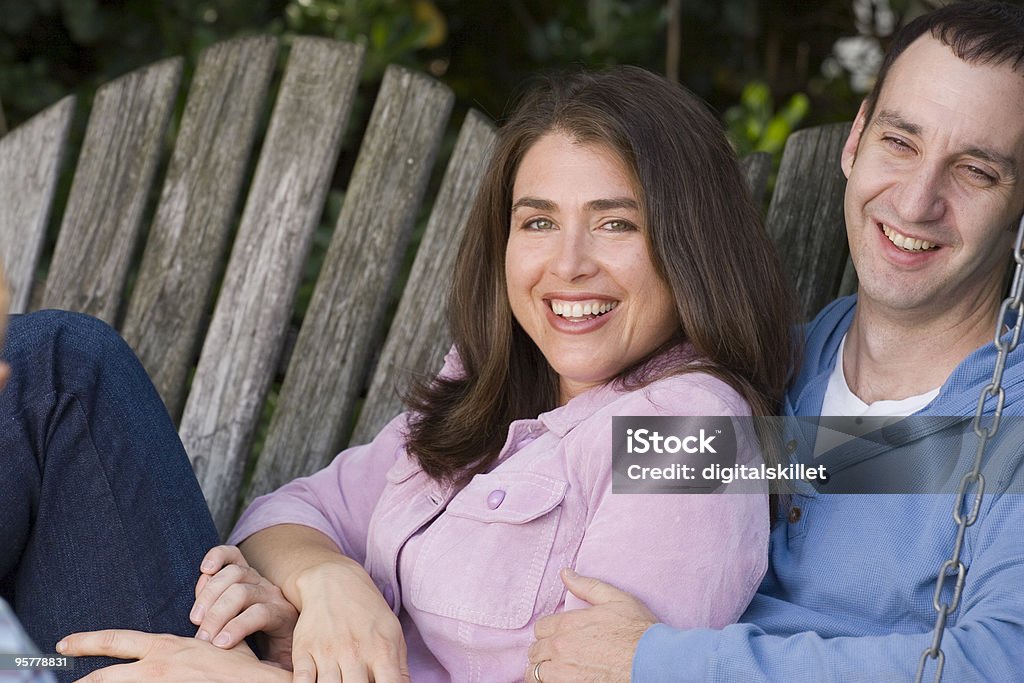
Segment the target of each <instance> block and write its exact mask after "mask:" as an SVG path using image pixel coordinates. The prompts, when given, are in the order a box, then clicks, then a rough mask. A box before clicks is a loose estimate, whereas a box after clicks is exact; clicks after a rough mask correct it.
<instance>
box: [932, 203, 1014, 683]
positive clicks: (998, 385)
mask: <svg viewBox="0 0 1024 683" xmlns="http://www.w3.org/2000/svg"><path fill="white" fill-rule="evenodd" d="M1013 260H1014V261H1015V262H1016V268H1015V270H1014V273H1013V284H1012V285H1011V286H1010V295H1009V296H1008V297H1007V298H1006V299H1005V300H1004V301H1003V303H1002V305H1001V306H1000V307H999V317H998V318H997V319H996V332H995V346H996V349H997V350H998V352H999V355H998V356H996V363H995V367H994V368H993V370H992V381H991V382H990V383H989V384H988V385H987V386H986V387H985V388H984V389H982V391H981V396H980V397H979V398H978V408H977V410H976V411H975V413H974V421H973V423H972V428H973V429H974V433H975V434H977V435H978V449H977V451H975V454H974V468H973V469H972V470H971V471H970V472H968V473H967V474H965V475H964V477H963V479H961V480H960V488H959V489H958V490H957V495H956V502H955V503H954V504H953V522H954V523H955V524H956V527H957V533H956V543H955V544H954V546H953V556H952V557H951V558H949V559H948V560H946V561H945V562H943V563H942V565H941V566H940V567H939V571H938V578H937V581H936V584H935V597H934V599H933V600H932V603H933V607H935V612H936V617H935V629H934V632H933V637H932V644H931V645H930V646H929V647H927V648H925V650H924V652H922V653H921V659H920V660H919V661H918V664H917V676H915V677H914V683H922V682H923V681H924V670H925V667H927V665H928V660H929V659H934V660H936V662H935V683H940V681H941V680H942V668H943V667H944V666H945V664H946V655H945V654H944V653H943V652H942V635H943V633H944V631H945V629H946V619H947V618H948V617H949V615H950V614H952V613H953V612H955V611H956V609H957V607H958V606H959V605H960V595H961V594H962V593H963V589H964V582H965V580H966V576H967V567H965V566H964V563H963V562H961V560H960V553H961V551H962V550H963V546H964V538H965V537H966V535H967V527H969V526H971V525H972V524H974V523H975V522H976V521H977V519H978V511H979V510H980V509H981V499H982V496H983V495H984V494H985V477H983V476H982V474H981V462H982V459H983V457H984V455H985V445H986V444H987V443H988V440H989V439H991V438H992V437H993V436H995V435H996V431H998V430H999V420H1000V418H1002V416H1003V402H1004V400H1005V398H1006V395H1005V393H1004V392H1003V386H1002V383H1003V370H1004V369H1005V368H1006V359H1007V358H1008V357H1009V355H1010V353H1011V352H1013V350H1014V349H1016V348H1017V343H1018V342H1019V341H1020V333H1021V328H1022V327H1024V274H1022V273H1024V216H1022V217H1021V220H1020V226H1019V227H1018V228H1017V240H1016V242H1015V243H1014V246H1013ZM1010 311H1013V312H1015V313H1016V314H1017V319H1016V321H1015V322H1014V325H1013V329H1012V330H1011V332H1012V334H1011V335H1010V337H1009V339H1007V340H1006V341H1004V340H1003V338H1002V337H1003V334H1002V332H1003V327H1004V326H1005V325H1006V319H1007V317H1008V314H1009V312H1010ZM988 398H994V399H995V410H994V412H993V414H992V424H990V425H989V426H988V427H984V428H983V427H982V425H981V421H982V417H983V416H984V412H985V402H986V399H988ZM972 487H973V488H974V499H973V500H972V501H971V503H970V513H968V515H967V516H966V517H965V516H964V515H963V509H964V504H965V503H966V502H967V496H968V494H969V493H970V491H971V489H972ZM950 572H955V573H950ZM954 576H955V577H956V585H955V587H954V588H953V599H952V600H950V601H949V602H948V603H946V602H943V601H942V589H943V588H944V587H945V584H946V579H947V578H952V577H954Z"/></svg>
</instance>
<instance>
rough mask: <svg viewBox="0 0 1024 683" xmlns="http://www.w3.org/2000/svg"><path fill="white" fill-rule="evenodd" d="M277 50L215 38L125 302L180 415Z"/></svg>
mask: <svg viewBox="0 0 1024 683" xmlns="http://www.w3.org/2000/svg"><path fill="white" fill-rule="evenodd" d="M276 56H277V40H276V39H274V38H273V37H271V36H263V37H258V38H247V39H244V40H234V41H228V42H224V43H219V44H217V45H214V46H213V47H211V48H208V49H207V50H205V51H204V52H203V54H202V55H201V57H200V59H199V65H198V67H197V69H196V72H195V77H194V78H193V81H192V86H191V89H190V91H189V96H188V101H187V103H186V106H185V113H184V115H183V117H182V120H181V127H180V130H179V132H178V139H177V142H176V144H175V147H174V153H173V155H172V156H171V161H170V165H169V167H168V170H167V177H166V179H165V180H164V187H163V193H162V195H161V197H160V203H159V205H158V207H157V210H156V216H155V218H154V220H153V226H152V227H151V228H150V233H149V239H148V241H147V243H146V251H145V254H144V255H143V259H142V266H141V267H140V269H139V276H138V278H137V280H136V284H135V289H134V291H133V293H132V299H131V302H130V303H129V305H128V312H127V314H126V316H125V321H124V325H123V328H122V334H123V335H124V337H125V339H127V340H128V343H129V344H131V346H132V348H134V349H135V352H136V353H137V354H138V356H139V358H140V359H141V360H142V364H143V365H144V366H145V367H146V370H147V371H148V372H149V375H150V377H151V378H152V379H153V382H154V383H155V384H156V387H157V389H158V390H159V391H160V395H161V396H163V399H164V403H165V404H166V405H167V408H168V410H169V411H170V412H171V414H172V415H175V416H177V415H178V414H180V412H181V406H182V404H183V403H184V399H185V397H184V391H185V382H186V379H187V376H188V372H189V369H190V367H191V365H192V363H193V361H194V357H195V354H196V352H197V350H198V347H199V342H200V339H199V334H200V327H201V324H200V323H201V321H202V318H203V316H204V315H206V314H207V313H208V311H209V310H210V307H211V306H212V298H213V292H214V290H215V280H216V277H217V276H218V275H219V274H220V271H221V270H222V269H223V267H224V265H223V264H224V256H225V252H226V250H227V246H228V237H229V236H230V234H231V228H232V222H233V218H234V215H235V214H234V212H235V208H236V206H237V205H238V194H239V189H240V188H241V185H242V181H243V179H244V177H245V172H246V166H247V164H248V161H249V155H250V152H251V150H252V144H253V140H254V138H255V136H256V128H257V125H258V123H259V121H260V117H261V115H262V113H263V104H264V101H265V98H266V93H267V88H268V86H269V84H270V78H271V76H272V74H273V71H274V64H275V61H276ZM170 330H173V331H174V333H173V334H169V333H168V332H169V331H170Z"/></svg>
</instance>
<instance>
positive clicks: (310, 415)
mask: <svg viewBox="0 0 1024 683" xmlns="http://www.w3.org/2000/svg"><path fill="white" fill-rule="evenodd" d="M453 99H454V97H453V95H452V93H451V91H450V90H449V89H448V88H447V87H446V86H444V85H442V84H441V83H439V82H437V81H435V80H434V79H432V78H428V77H427V76H424V75H422V74H417V73H414V72H411V71H408V70H406V69H402V68H399V67H389V68H388V70H387V72H386V73H385V76H384V82H383V84H382V85H381V90H380V94H379V95H378V98H377V102H376V103H375V104H374V109H373V113H372V115H371V120H370V125H369V127H368V129H367V131H366V134H365V136H364V138H363V144H362V147H361V148H360V150H359V156H358V159H357V161H356V166H355V168H354V170H353V172H352V179H351V181H350V182H349V188H348V191H347V193H346V197H345V204H344V206H343V208H342V213H341V216H339V218H338V224H337V226H336V228H335V232H334V236H333V238H332V240H331V244H330V247H329V248H328V251H327V256H326V258H325V260H324V265H323V269H322V271H321V274H320V277H319V279H318V280H317V284H316V288H315V290H314V292H313V297H312V299H311V301H310V305H309V310H308V311H307V313H306V319H305V321H304V322H303V325H302V330H301V331H300V332H299V338H298V340H297V342H296V344H295V351H294V353H293V354H292V360H291V364H290V365H289V367H288V372H287V374H286V375H285V380H284V384H283V386H282V387H281V395H280V397H279V399H278V404H277V409H276V411H275V412H274V416H273V418H272V420H271V423H270V428H269V431H268V433H267V439H266V442H265V444H264V448H263V452H262V453H261V455H260V458H259V462H258V463H257V466H256V472H255V474H254V476H253V485H252V487H251V490H252V492H253V495H257V494H259V493H262V492H265V491H267V490H270V489H272V488H275V487H276V486H278V485H279V484H281V483H284V482H286V481H289V480H291V479H293V478H295V477H296V476H299V475H302V474H307V473H309V472H311V471H314V470H316V469H319V468H320V467H322V466H323V465H324V464H326V463H327V462H328V461H329V460H330V458H331V457H332V456H333V455H334V454H335V452H336V451H337V450H338V448H339V447H340V446H341V445H342V441H343V439H344V437H345V435H346V433H347V432H348V431H349V427H350V423H351V420H352V415H353V410H354V404H355V401H356V399H357V397H358V393H359V390H360V389H361V388H362V385H363V382H364V380H365V378H366V377H367V375H368V372H369V364H370V361H371V359H372V357H373V352H374V351H375V350H376V349H378V348H380V345H381V337H382V333H383V324H384V314H385V312H386V308H387V304H388V301H389V293H390V292H391V290H392V289H393V286H394V281H395V278H396V276H397V271H398V266H399V264H400V262H401V259H402V256H403V254H404V252H405V247H406V245H407V244H408V236H409V234H410V232H411V229H412V226H413V223H414V221H415V218H416V213H417V211H418V208H419V205H420V200H421V199H422V196H423V192H424V189H425V188H426V184H427V181H428V180H429V177H430V172H431V169H432V168H433V165H434V159H435V157H436V155H437V151H438V148H439V147H440V143H441V140H442V136H443V134H444V127H445V124H446V123H447V121H448V115H449V113H450V111H451V106H452V101H453Z"/></svg>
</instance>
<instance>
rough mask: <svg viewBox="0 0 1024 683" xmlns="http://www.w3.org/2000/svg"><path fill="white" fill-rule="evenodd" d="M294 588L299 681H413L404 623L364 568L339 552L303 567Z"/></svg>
mask: <svg viewBox="0 0 1024 683" xmlns="http://www.w3.org/2000/svg"><path fill="white" fill-rule="evenodd" d="M295 586H296V590H297V591H298V592H299V593H300V595H301V598H302V599H301V605H302V611H301V613H300V615H299V622H298V624H297V625H296V626H295V636H294V647H293V651H292V663H293V666H294V668H293V672H294V679H293V680H294V681H296V683H311V682H312V681H319V682H321V683H324V682H326V683H338V682H339V681H344V683H366V682H367V681H375V683H401V682H403V681H409V680H410V678H409V665H408V662H407V660H406V648H405V638H404V637H403V636H402V627H401V625H400V624H399V622H398V618H397V617H396V616H395V613H394V612H392V611H391V608H390V607H389V606H388V604H387V602H385V600H384V598H383V596H381V594H380V591H379V590H377V586H376V585H374V583H373V580H372V579H371V578H370V576H369V574H367V573H366V571H365V570H364V569H363V568H362V566H360V565H359V564H358V563H357V562H355V561H353V560H350V559H348V558H346V557H343V556H338V557H337V559H335V560H332V561H330V562H324V563H321V564H318V565H316V566H313V567H311V568H309V569H307V570H305V571H303V572H302V574H301V575H300V576H299V577H297V579H296V582H295Z"/></svg>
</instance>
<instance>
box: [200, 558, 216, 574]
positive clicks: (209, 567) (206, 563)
mask: <svg viewBox="0 0 1024 683" xmlns="http://www.w3.org/2000/svg"><path fill="white" fill-rule="evenodd" d="M199 569H200V570H201V571H204V572H209V571H213V561H212V560H203V563H202V564H201V565H199Z"/></svg>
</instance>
